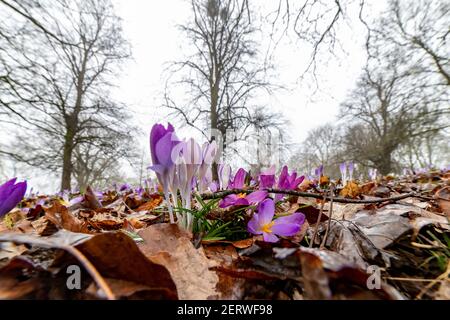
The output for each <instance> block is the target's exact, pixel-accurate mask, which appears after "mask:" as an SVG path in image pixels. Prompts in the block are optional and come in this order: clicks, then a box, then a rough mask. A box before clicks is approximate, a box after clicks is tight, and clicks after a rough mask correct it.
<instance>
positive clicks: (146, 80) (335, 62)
mask: <svg viewBox="0 0 450 320" xmlns="http://www.w3.org/2000/svg"><path fill="white" fill-rule="evenodd" d="M114 3H115V6H116V9H117V13H118V15H119V16H121V17H122V18H123V27H124V32H125V37H126V38H128V39H129V41H130V42H131V45H132V50H133V57H134V61H133V62H131V63H129V64H128V65H127V66H126V67H125V69H124V74H123V76H122V78H121V81H120V87H119V88H118V89H117V92H116V94H117V97H118V98H119V99H121V100H122V101H124V102H126V103H127V104H128V105H129V106H131V107H132V108H133V109H134V110H135V111H136V112H137V119H138V122H139V125H140V127H141V128H142V129H143V130H144V131H145V132H148V131H149V130H150V127H151V125H152V124H153V123H154V122H155V121H164V122H166V121H167V117H166V115H167V111H166V110H163V109H161V108H158V106H159V101H160V98H161V91H162V90H163V87H164V83H163V81H162V80H163V79H162V72H163V69H164V67H165V63H166V62H168V61H173V60H176V59H179V58H180V52H181V51H182V49H183V48H181V45H182V44H181V43H182V40H183V38H182V37H183V35H182V34H181V33H180V31H179V30H178V29H177V28H176V25H177V24H180V23H183V22H185V21H187V20H188V19H189V17H190V15H191V12H190V6H189V1H187V0H166V1H141V0H114ZM256 3H258V4H259V5H261V6H262V7H263V9H266V10H267V9H269V8H273V7H269V6H270V5H272V6H273V5H274V4H276V3H278V1H275V0H267V1H258V2H256ZM384 7H385V1H384V0H383V1H378V0H377V1H372V2H371V3H369V4H368V7H367V9H366V10H365V11H366V12H368V13H369V12H370V14H371V15H374V14H377V12H379V11H380V10H382V9H383V8H384ZM355 8H357V7H355ZM349 15H350V16H353V17H354V18H356V20H357V17H358V15H357V12H349ZM354 22H356V23H351V24H352V27H353V29H350V28H344V29H342V34H339V35H338V36H339V38H340V39H341V41H342V43H343V47H344V49H345V51H346V53H342V52H339V51H338V55H339V57H338V58H335V57H333V56H331V55H327V56H325V55H324V56H322V58H323V61H324V62H325V61H326V62H327V66H326V67H323V68H322V69H321V71H322V75H321V77H320V78H319V84H320V88H321V90H322V92H323V93H322V94H316V95H315V96H313V95H312V91H313V90H311V89H308V88H307V83H298V82H297V80H298V79H299V76H300V75H301V74H302V72H303V70H304V68H305V66H306V64H307V62H308V58H309V54H310V51H309V48H307V47H306V46H304V45H303V44H302V43H298V42H297V43H295V42H294V41H295V40H296V38H295V37H294V36H293V37H292V40H293V41H289V40H288V39H286V40H285V41H284V42H282V43H280V45H279V46H278V48H277V51H276V55H275V58H276V60H275V61H274V62H275V66H276V67H277V69H276V71H277V73H278V74H279V76H278V77H277V81H279V83H281V84H283V85H285V86H286V87H288V88H289V89H291V90H283V91H279V92H278V93H277V94H276V95H275V96H274V97H273V98H272V101H270V103H269V105H270V106H271V107H273V108H275V109H277V110H281V111H282V112H283V114H284V115H285V117H286V118H287V119H289V121H290V130H289V132H290V135H291V141H292V142H294V143H300V142H301V141H302V140H303V139H304V138H305V137H306V134H307V132H308V130H310V129H311V128H314V127H316V126H318V125H320V124H323V123H324V122H328V121H335V120H336V115H337V112H338V107H339V103H340V102H341V101H342V100H343V99H344V97H345V95H346V94H347V92H348V91H349V90H350V89H351V88H352V86H353V85H354V84H355V80H356V78H357V77H358V75H359V72H360V70H361V68H362V66H363V63H364V61H365V52H364V49H363V44H364V40H365V29H364V26H363V25H362V24H361V23H358V21H354ZM311 100H314V101H311ZM186 134H187V135H190V134H191V135H193V134H194V133H193V132H189V131H188V132H186Z"/></svg>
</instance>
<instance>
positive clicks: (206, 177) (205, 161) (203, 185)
mask: <svg viewBox="0 0 450 320" xmlns="http://www.w3.org/2000/svg"><path fill="white" fill-rule="evenodd" d="M216 154H217V143H216V141H213V142H211V143H208V142H206V143H205V144H203V147H202V163H201V165H200V168H199V169H198V177H199V189H200V192H204V191H205V190H206V189H207V188H208V186H209V185H210V184H211V183H212V170H211V166H212V164H213V162H214V159H215V157H216Z"/></svg>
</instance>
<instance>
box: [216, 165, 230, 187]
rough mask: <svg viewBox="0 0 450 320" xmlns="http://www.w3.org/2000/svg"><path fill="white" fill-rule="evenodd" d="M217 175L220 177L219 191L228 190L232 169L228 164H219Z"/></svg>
mask: <svg viewBox="0 0 450 320" xmlns="http://www.w3.org/2000/svg"><path fill="white" fill-rule="evenodd" d="M217 173H218V176H219V185H218V189H226V188H227V187H228V183H229V181H230V176H231V167H230V165H228V164H219V165H218V166H217Z"/></svg>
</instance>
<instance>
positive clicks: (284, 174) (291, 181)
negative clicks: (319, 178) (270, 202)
mask: <svg viewBox="0 0 450 320" xmlns="http://www.w3.org/2000/svg"><path fill="white" fill-rule="evenodd" d="M304 179H305V176H300V177H297V172H295V171H293V172H292V173H291V174H289V171H288V167H287V166H284V167H283V168H282V169H281V173H280V175H279V177H278V180H277V179H276V177H275V167H274V166H272V167H270V168H269V169H268V170H266V171H263V172H261V174H260V175H259V188H260V189H269V188H273V187H276V188H277V189H280V190H295V189H297V187H298V186H299V185H300V184H301V183H302V182H303V180H304ZM283 196H284V195H283V194H280V193H279V194H276V195H275V200H276V201H279V200H281V199H282V198H283Z"/></svg>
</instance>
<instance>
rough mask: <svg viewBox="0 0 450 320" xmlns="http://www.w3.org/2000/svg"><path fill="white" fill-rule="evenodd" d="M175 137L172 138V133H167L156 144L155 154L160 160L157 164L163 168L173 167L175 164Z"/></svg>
mask: <svg viewBox="0 0 450 320" xmlns="http://www.w3.org/2000/svg"><path fill="white" fill-rule="evenodd" d="M174 142H176V140H174V137H172V133H170V132H169V133H166V134H165V135H164V136H163V137H162V138H161V139H159V141H158V142H157V143H156V147H155V153H156V157H157V159H158V162H157V164H161V165H163V166H166V167H167V166H171V165H172V164H173V161H172V149H173V147H174Z"/></svg>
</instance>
